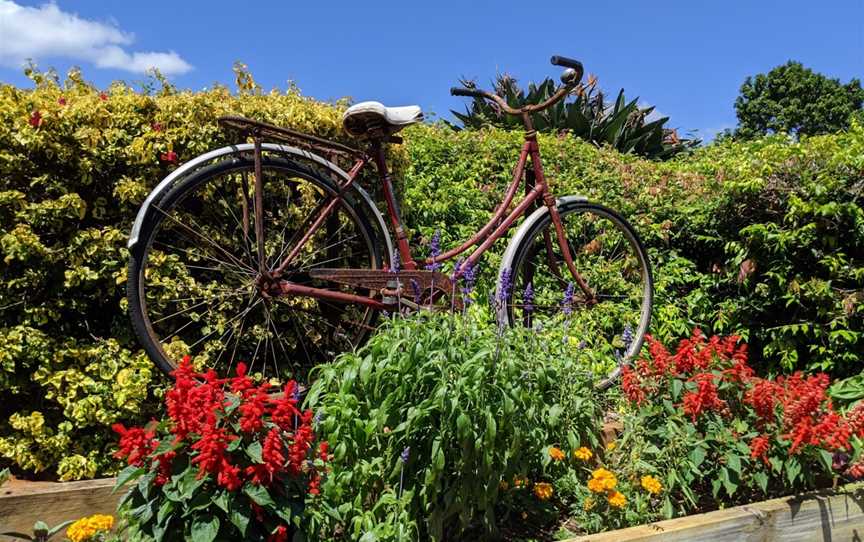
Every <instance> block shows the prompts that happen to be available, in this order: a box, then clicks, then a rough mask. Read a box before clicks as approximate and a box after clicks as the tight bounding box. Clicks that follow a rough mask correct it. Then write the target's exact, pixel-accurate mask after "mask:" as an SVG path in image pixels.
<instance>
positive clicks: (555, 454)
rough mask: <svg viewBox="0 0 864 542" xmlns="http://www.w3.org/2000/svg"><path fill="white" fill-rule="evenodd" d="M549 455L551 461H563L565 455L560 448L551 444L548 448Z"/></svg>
mask: <svg viewBox="0 0 864 542" xmlns="http://www.w3.org/2000/svg"><path fill="white" fill-rule="evenodd" d="M549 457H551V458H552V460H553V461H563V460H564V458H565V457H566V456H565V455H564V452H562V451H561V448H558V447H555V446H552V447H551V448H549Z"/></svg>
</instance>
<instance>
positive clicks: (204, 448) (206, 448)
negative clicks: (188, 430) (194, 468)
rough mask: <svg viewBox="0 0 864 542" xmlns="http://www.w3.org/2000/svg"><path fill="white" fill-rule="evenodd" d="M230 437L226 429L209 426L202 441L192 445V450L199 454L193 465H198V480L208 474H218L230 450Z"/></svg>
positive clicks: (193, 460) (205, 429)
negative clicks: (227, 450) (226, 453)
mask: <svg viewBox="0 0 864 542" xmlns="http://www.w3.org/2000/svg"><path fill="white" fill-rule="evenodd" d="M229 440H232V439H230V437H229V436H228V434H227V433H226V430H225V428H224V427H212V426H207V427H205V428H204V431H203V433H202V434H201V439H200V440H198V441H197V442H195V443H194V444H192V446H191V448H192V449H193V450H196V451H197V452H198V455H196V456H195V457H193V458H192V464H193V465H198V469H199V470H198V478H199V479H200V478H203V477H204V476H206V475H207V474H217V473H218V472H219V469H220V467H222V465H223V462H224V460H225V449H226V448H228V442H229Z"/></svg>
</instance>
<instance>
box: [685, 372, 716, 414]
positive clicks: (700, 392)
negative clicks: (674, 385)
mask: <svg viewBox="0 0 864 542" xmlns="http://www.w3.org/2000/svg"><path fill="white" fill-rule="evenodd" d="M689 380H690V382H695V383H696V391H688V392H687V393H685V394H684V397H683V410H684V413H685V414H689V415H690V418H691V419H692V420H693V422H694V423H695V422H696V418H698V417H699V415H700V414H702V413H703V412H706V411H717V412H720V411H723V410H724V409H725V408H726V401H723V400H722V399H720V397H719V396H718V395H717V385H716V384H714V375H713V374H711V373H699V374H696V375H694V376H692V377H690V379H689Z"/></svg>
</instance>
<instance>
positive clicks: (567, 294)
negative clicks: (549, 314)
mask: <svg viewBox="0 0 864 542" xmlns="http://www.w3.org/2000/svg"><path fill="white" fill-rule="evenodd" d="M575 292H576V288H575V287H574V286H573V283H572V282H568V283H567V289H566V290H564V302H563V303H562V304H561V305H562V306H563V308H564V314H565V315H566V316H570V315H571V314H573V294H574V293H575Z"/></svg>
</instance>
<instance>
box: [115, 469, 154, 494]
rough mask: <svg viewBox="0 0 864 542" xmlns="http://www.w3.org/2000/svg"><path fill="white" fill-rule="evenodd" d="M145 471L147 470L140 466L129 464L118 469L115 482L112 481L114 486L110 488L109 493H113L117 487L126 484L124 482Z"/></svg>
mask: <svg viewBox="0 0 864 542" xmlns="http://www.w3.org/2000/svg"><path fill="white" fill-rule="evenodd" d="M145 472H147V471H146V470H145V469H144V468H142V467H136V466H135V465H129V466H128V467H126V468H125V469H123V470H122V471H120V474H118V475H117V482H115V483H114V488H113V489H112V490H111V494H112V495H113V494H114V493H116V492H117V490H118V489H120V488H121V487H123V486H124V485H126V483H128V482H130V481H132V480H135V479H136V478H138V477H139V476H141V475H142V474H144V473H145Z"/></svg>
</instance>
